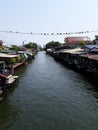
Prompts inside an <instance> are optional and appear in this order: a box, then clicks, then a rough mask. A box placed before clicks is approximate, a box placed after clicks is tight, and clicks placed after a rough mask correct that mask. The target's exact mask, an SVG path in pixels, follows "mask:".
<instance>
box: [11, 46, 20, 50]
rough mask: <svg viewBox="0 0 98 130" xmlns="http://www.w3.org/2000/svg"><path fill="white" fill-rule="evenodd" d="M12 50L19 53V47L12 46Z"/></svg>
mask: <svg viewBox="0 0 98 130" xmlns="http://www.w3.org/2000/svg"><path fill="white" fill-rule="evenodd" d="M11 50H15V51H18V50H19V47H18V46H17V45H11Z"/></svg>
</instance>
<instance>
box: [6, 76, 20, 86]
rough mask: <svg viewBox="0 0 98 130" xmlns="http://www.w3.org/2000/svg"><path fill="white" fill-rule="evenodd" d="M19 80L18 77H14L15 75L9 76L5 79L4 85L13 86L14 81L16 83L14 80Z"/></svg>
mask: <svg viewBox="0 0 98 130" xmlns="http://www.w3.org/2000/svg"><path fill="white" fill-rule="evenodd" d="M18 78H19V76H15V75H13V76H12V75H10V76H8V77H7V81H6V85H11V84H13V83H14V82H15V81H16V79H18Z"/></svg>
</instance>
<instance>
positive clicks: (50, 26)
mask: <svg viewBox="0 0 98 130" xmlns="http://www.w3.org/2000/svg"><path fill="white" fill-rule="evenodd" d="M96 30H98V0H0V39H1V40H3V41H4V44H6V45H12V44H16V45H22V43H23V42H24V43H25V44H27V43H28V42H35V43H37V44H38V45H42V46H43V45H45V44H47V43H49V42H50V41H59V42H61V43H63V42H64V38H65V37H68V36H88V37H90V39H91V40H92V39H94V36H95V35H97V34H98V31H96ZM2 31H12V32H23V33H30V32H32V33H34V34H35V33H39V34H41V33H42V34H43V33H49V34H51V33H54V34H57V33H69V32H73V33H74V32H81V31H83V32H84V31H94V32H90V33H83V34H72V35H30V34H20V33H6V32H2Z"/></svg>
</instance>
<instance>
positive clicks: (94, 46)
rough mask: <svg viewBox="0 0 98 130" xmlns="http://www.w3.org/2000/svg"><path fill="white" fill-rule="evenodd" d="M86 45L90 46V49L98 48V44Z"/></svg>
mask: <svg viewBox="0 0 98 130" xmlns="http://www.w3.org/2000/svg"><path fill="white" fill-rule="evenodd" d="M85 47H86V48H88V49H93V48H97V49H98V45H86V46H85Z"/></svg>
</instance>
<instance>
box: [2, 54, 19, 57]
mask: <svg viewBox="0 0 98 130" xmlns="http://www.w3.org/2000/svg"><path fill="white" fill-rule="evenodd" d="M14 57H18V55H9V54H5V53H0V58H14Z"/></svg>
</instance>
